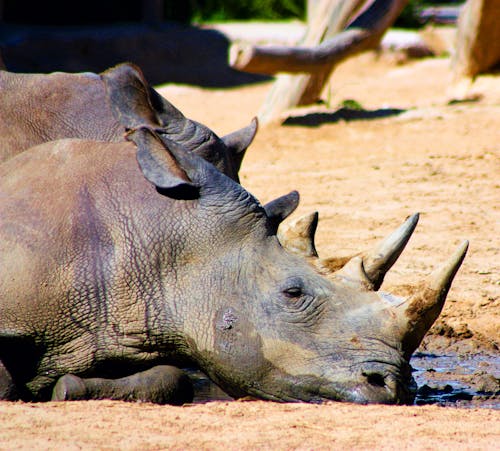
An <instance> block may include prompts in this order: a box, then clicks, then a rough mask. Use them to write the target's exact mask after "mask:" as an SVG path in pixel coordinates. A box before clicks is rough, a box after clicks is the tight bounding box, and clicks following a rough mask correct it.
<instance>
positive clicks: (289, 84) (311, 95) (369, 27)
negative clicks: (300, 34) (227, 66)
mask: <svg viewBox="0 0 500 451" xmlns="http://www.w3.org/2000/svg"><path fill="white" fill-rule="evenodd" d="M407 2H408V0H375V1H373V2H371V3H370V4H369V6H368V7H367V8H366V5H365V9H364V10H363V12H362V13H361V14H360V15H359V16H358V17H357V18H356V19H355V20H354V21H352V22H351V24H350V25H349V27H348V28H347V30H345V31H344V32H342V33H339V34H337V35H335V36H334V37H333V38H331V39H328V38H327V40H326V42H324V43H322V44H320V45H316V46H315V48H310V49H306V48H304V46H299V47H295V48H287V49H286V51H283V49H282V48H281V50H278V49H277V48H274V49H273V48H271V47H254V48H250V49H249V47H246V48H244V49H242V50H241V51H235V50H233V54H232V58H234V60H233V64H234V67H237V68H239V69H240V70H243V67H245V70H247V68H249V67H250V68H251V67H252V65H254V64H255V65H257V64H259V65H260V66H261V67H263V66H264V65H267V67H268V69H267V70H266V73H276V71H275V72H272V71H271V66H270V61H271V60H272V59H273V57H275V58H276V57H277V58H278V59H280V61H281V62H282V63H284V62H286V64H287V67H282V68H281V69H279V71H287V70H288V67H291V68H292V69H293V71H294V72H308V71H311V70H312V71H313V72H312V74H308V75H288V74H287V75H279V76H278V77H277V80H276V82H275V84H274V85H273V87H272V88H271V91H270V92H269V94H268V96H267V98H266V101H265V102H264V105H263V106H262V108H261V110H260V112H259V114H258V116H259V121H260V122H261V123H262V124H265V123H266V122H270V121H273V120H275V119H277V118H279V117H280V115H281V114H282V113H283V111H285V110H287V109H289V108H293V107H295V106H298V105H307V104H311V103H314V102H315V101H317V100H318V99H319V98H320V95H321V92H322V90H323V88H324V86H325V84H326V82H327V81H328V79H329V77H330V75H331V73H332V71H333V69H334V68H335V66H336V65H337V64H338V63H339V62H341V61H343V60H345V59H346V58H348V57H350V56H352V55H354V54H356V53H359V52H361V51H364V50H368V49H371V48H375V47H377V46H378V44H379V42H380V40H381V38H382V36H383V34H384V33H385V31H386V30H387V28H389V27H390V26H391V25H392V24H393V23H394V21H395V20H396V18H397V17H398V16H399V14H400V13H401V11H402V9H403V8H404V6H405V5H406V3H407ZM342 3H343V5H342V8H340V9H337V10H330V12H331V13H332V15H330V16H329V24H330V26H325V27H324V29H323V33H322V34H323V35H325V34H326V31H325V30H327V29H330V30H336V29H338V28H340V26H342V28H344V27H345V24H346V21H348V20H349V17H348V14H347V13H346V11H350V12H353V11H355V12H357V11H359V9H360V6H362V5H361V3H362V2H361V3H360V2H359V1H357V2H356V1H355V0H354V1H353V2H345V1H344V2H342ZM347 3H349V4H350V9H348V8H346V4H347ZM320 6H321V5H320ZM320 6H318V7H317V8H318V9H317V11H320ZM323 6H324V5H323ZM337 6H338V5H337ZM330 7H331V5H330ZM333 12H334V13H335V14H336V15H335V14H333ZM318 14H319V15H320V16H321V17H323V18H324V17H325V16H324V12H323V13H322V12H318ZM323 20H324V19H323ZM280 52H281V54H280ZM248 55H250V58H247V57H248ZM237 56H239V61H237ZM244 58H247V59H246V61H245V66H243V64H242V63H241V62H242V61H244ZM263 63H264V64H263ZM274 69H277V68H276V67H274Z"/></svg>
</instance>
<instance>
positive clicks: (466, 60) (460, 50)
mask: <svg viewBox="0 0 500 451" xmlns="http://www.w3.org/2000/svg"><path fill="white" fill-rule="evenodd" d="M499 18H500V0H468V1H467V3H466V4H465V5H464V7H463V9H462V11H461V13H460V16H459V20H458V30H457V44H456V52H455V55H454V58H453V61H452V70H453V73H454V76H455V78H456V79H458V78H460V77H475V76H476V75H478V74H480V73H481V72H485V71H487V70H489V69H491V68H493V67H494V66H495V65H497V64H500V26H499V23H498V20H499Z"/></svg>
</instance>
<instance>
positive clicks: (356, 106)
mask: <svg viewBox="0 0 500 451" xmlns="http://www.w3.org/2000/svg"><path fill="white" fill-rule="evenodd" d="M339 106H340V107H341V108H348V109H349V110H356V111H363V110H364V108H363V105H361V103H359V102H358V101H356V100H354V99H345V100H342V102H340V104H339Z"/></svg>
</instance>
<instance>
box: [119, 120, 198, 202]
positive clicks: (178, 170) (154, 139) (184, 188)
mask: <svg viewBox="0 0 500 451" xmlns="http://www.w3.org/2000/svg"><path fill="white" fill-rule="evenodd" d="M126 138H127V140H129V141H133V142H134V143H135V144H136V145H137V153H136V158H137V162H138V163H139V167H140V168H141V171H142V173H143V174H144V177H146V179H147V180H149V181H150V182H151V183H152V184H153V185H155V186H156V187H157V188H159V189H160V190H162V193H163V194H165V195H167V196H171V197H176V198H179V196H182V198H190V199H192V198H196V197H198V194H199V190H198V187H197V186H196V185H195V184H194V183H193V182H192V181H191V179H190V178H189V176H188V175H187V173H186V171H185V170H184V169H183V168H182V167H181V165H180V163H179V161H178V159H177V158H176V154H177V155H178V154H182V153H186V151H185V150H184V149H183V148H182V147H180V146H179V145H178V144H177V143H175V142H173V141H170V140H167V142H165V141H166V140H165V139H163V140H162V139H160V137H159V136H158V135H157V134H156V133H155V132H154V131H152V130H151V129H150V128H148V127H139V128H137V129H134V130H132V131H131V132H129V133H128V134H127V136H126Z"/></svg>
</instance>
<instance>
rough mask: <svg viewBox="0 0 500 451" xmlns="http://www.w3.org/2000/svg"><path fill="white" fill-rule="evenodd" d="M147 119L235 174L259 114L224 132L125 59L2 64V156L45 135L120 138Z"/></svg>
mask: <svg viewBox="0 0 500 451" xmlns="http://www.w3.org/2000/svg"><path fill="white" fill-rule="evenodd" d="M138 125H148V126H150V127H153V128H155V130H156V131H157V133H158V134H159V135H160V136H162V137H166V138H168V139H171V140H174V141H177V142H179V143H181V144H182V145H183V146H184V147H185V148H186V149H187V150H189V151H192V152H195V153H197V154H198V155H200V156H202V157H203V158H205V159H206V160H207V161H210V162H211V163H212V164H214V165H215V166H216V167H217V168H219V169H220V170H221V171H222V172H224V173H225V174H226V175H228V176H229V177H231V178H232V179H234V180H236V181H238V171H239V168H240V165H241V162H242V159H243V156H244V154H245V151H246V149H247V147H248V146H249V145H250V143H251V142H252V140H253V138H254V136H255V133H256V130H257V120H256V119H253V120H252V122H251V124H250V125H249V126H247V127H245V128H242V129H241V130H238V131H235V132H233V133H231V134H229V135H226V136H224V137H222V138H219V137H218V136H217V135H216V134H215V133H214V132H213V131H212V130H210V129H209V128H207V127H206V126H204V125H203V124H200V123H199V122H196V121H192V120H190V119H188V118H186V117H185V116H184V115H183V114H182V113H181V112H180V111H179V110H178V109H177V108H175V107H174V106H173V105H172V104H171V103H170V102H168V101H167V100H166V99H165V98H163V97H162V96H161V95H160V94H158V92H156V91H155V90H154V89H153V88H152V87H151V86H149V84H148V83H147V81H146V80H145V78H144V76H143V74H142V72H141V71H140V69H139V68H138V67H136V66H134V65H132V64H121V65H118V66H116V67H114V68H111V69H109V70H107V71H105V72H103V73H102V74H93V73H81V74H68V73H62V72H55V73H52V74H15V73H10V72H6V71H0V162H1V161H5V160H7V159H9V158H11V157H13V156H15V155H17V154H18V153H20V152H22V151H24V150H26V149H28V148H30V147H33V146H35V145H37V144H41V143H44V142H48V141H54V140H57V139H62V138H83V139H92V140H94V139H95V140H99V141H111V142H116V141H122V140H123V134H124V130H125V128H133V127H136V126H138Z"/></svg>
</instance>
